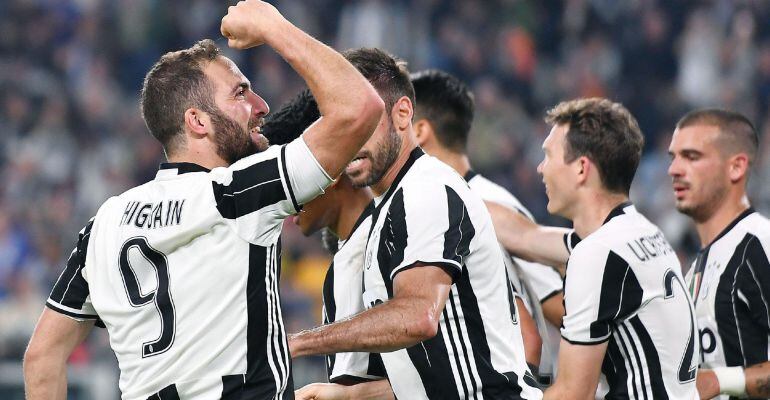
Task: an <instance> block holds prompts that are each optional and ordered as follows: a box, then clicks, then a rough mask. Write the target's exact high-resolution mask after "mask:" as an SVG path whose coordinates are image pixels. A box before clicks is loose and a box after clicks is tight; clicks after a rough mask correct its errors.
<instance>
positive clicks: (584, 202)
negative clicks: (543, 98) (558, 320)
mask: <svg viewBox="0 0 770 400" xmlns="http://www.w3.org/2000/svg"><path fill="white" fill-rule="evenodd" d="M546 120H547V122H549V123H550V124H552V125H553V128H552V129H551V132H550V134H549V135H548V137H547V138H546V140H545V141H544V142H543V150H544V152H545V158H544V159H543V161H542V162H541V163H540V165H539V166H538V171H539V172H540V173H541V174H542V176H543V182H544V183H545V187H546V194H547V195H548V211H549V212H550V213H552V214H556V215H561V216H563V217H565V218H568V219H570V220H572V222H573V224H574V228H575V229H574V233H572V234H569V233H568V234H566V235H565V233H564V230H561V229H551V228H543V227H537V226H536V227H535V229H526V227H525V226H524V225H522V224H516V225H515V228H514V229H511V227H512V225H508V224H507V223H503V224H501V226H498V228H499V230H500V231H504V235H505V236H507V237H508V238H509V239H511V238H513V239H515V240H510V241H509V242H508V243H507V244H506V247H507V248H509V249H512V250H514V251H515V250H516V246H519V247H522V248H523V247H525V246H527V245H529V248H528V252H529V255H530V256H532V257H533V258H535V259H541V260H551V261H553V262H554V263H557V264H558V263H559V262H563V261H565V259H566V258H567V256H568V257H569V260H568V263H567V274H566V279H565V283H564V305H565V315H564V319H563V327H562V329H561V334H562V342H561V345H560V349H559V376H558V378H557V379H556V383H555V384H554V385H553V386H552V387H551V388H550V389H549V390H547V391H546V393H545V398H548V399H572V398H576V399H585V398H591V397H593V396H594V394H596V395H597V397H605V396H606V397H607V398H631V399H665V398H672V399H694V398H697V391H696V388H695V374H696V370H697V344H696V342H695V339H696V335H697V330H696V325H695V315H694V310H693V307H692V302H691V301H690V298H689V294H688V292H687V290H686V288H685V285H684V280H683V279H682V276H681V268H680V264H679V261H678V259H677V257H676V255H675V254H674V251H673V249H672V248H671V246H670V245H669V243H668V242H667V241H666V239H665V238H664V237H663V234H662V233H661V232H660V230H659V229H658V227H656V226H655V225H653V224H652V223H650V222H649V221H648V220H647V219H646V218H645V217H644V216H642V215H641V214H640V213H639V212H638V211H636V209H635V207H634V206H633V204H631V203H630V202H629V199H628V192H629V189H630V187H631V181H632V180H633V178H634V174H635V173H636V168H637V166H638V164H639V159H640V157H641V152H642V145H643V137H642V134H641V132H640V130H639V126H638V125H637V123H636V120H635V119H634V118H633V116H632V115H631V114H630V113H629V112H628V110H626V109H625V107H623V106H622V105H620V104H617V103H613V102H611V101H609V100H605V99H581V100H574V101H569V102H564V103H561V104H559V105H557V106H556V107H555V108H554V109H552V110H551V111H549V112H548V115H547V118H546ZM494 212H495V213H496V214H498V215H497V216H501V215H504V214H505V212H503V211H501V210H500V209H499V208H498V209H495V210H494ZM507 215H508V217H509V218H508V219H507V221H508V222H511V221H514V220H516V221H519V222H521V221H525V220H524V219H523V218H520V217H518V216H515V215H512V214H511V213H507ZM498 220H499V219H498ZM526 223H528V224H531V222H528V221H527V222H526ZM517 232H519V233H517ZM516 236H518V237H516ZM577 237H580V238H583V239H582V241H579V242H578V241H577V240H576V238H577ZM565 243H566V244H567V246H565ZM509 244H512V245H514V246H508V245H509ZM569 250H571V254H570V253H568V251H569ZM600 380H601V382H600ZM597 384H600V385H599V388H598V391H597Z"/></svg>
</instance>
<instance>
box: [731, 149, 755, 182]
mask: <svg viewBox="0 0 770 400" xmlns="http://www.w3.org/2000/svg"><path fill="white" fill-rule="evenodd" d="M727 164H728V168H729V169H728V172H727V174H728V176H729V177H730V182H732V183H735V182H738V181H740V180H741V179H743V178H744V177H747V175H748V174H749V167H750V163H749V156H748V155H747V154H746V153H738V154H736V155H734V156H732V157H730V159H729V160H728V161H727Z"/></svg>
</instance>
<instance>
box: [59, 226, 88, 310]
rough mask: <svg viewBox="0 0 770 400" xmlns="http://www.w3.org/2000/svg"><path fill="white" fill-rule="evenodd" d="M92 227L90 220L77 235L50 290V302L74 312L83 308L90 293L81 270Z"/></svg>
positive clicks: (84, 262) (84, 261)
mask: <svg viewBox="0 0 770 400" xmlns="http://www.w3.org/2000/svg"><path fill="white" fill-rule="evenodd" d="M93 225H94V219H93V218H91V220H90V221H88V224H86V226H85V227H84V228H83V229H82V230H81V231H80V233H79V234H78V242H77V245H76V246H75V249H74V250H72V253H71V254H70V257H69V259H68V260H67V266H66V267H65V268H64V271H62V273H61V275H60V276H59V279H58V280H57V281H56V284H55V285H54V287H53V289H52V290H51V295H50V298H51V300H54V301H56V302H57V303H59V304H61V305H63V306H66V307H69V308H73V309H76V310H79V309H81V308H83V304H84V303H85V301H86V298H88V295H89V293H90V291H89V289H88V282H86V280H85V278H83V274H82V270H83V268H84V267H85V265H86V252H87V251H88V241H89V239H90V237H91V228H92V227H93ZM57 311H58V310H57Z"/></svg>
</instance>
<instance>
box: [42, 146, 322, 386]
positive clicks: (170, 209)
mask: <svg viewBox="0 0 770 400" xmlns="http://www.w3.org/2000/svg"><path fill="white" fill-rule="evenodd" d="M331 181H332V180H331V178H330V177H329V176H328V175H327V174H326V173H325V172H324V170H323V168H322V167H321V166H320V165H319V164H318V162H317V161H316V159H315V157H314V156H313V154H312V153H311V152H310V149H309V148H308V147H307V145H306V144H305V142H304V140H303V139H302V138H298V139H297V140H295V141H294V142H292V143H290V144H288V145H285V146H280V147H279V146H273V147H270V148H269V149H268V150H266V151H265V152H262V153H259V154H255V155H252V156H249V157H246V158H244V159H242V160H240V161H238V162H236V163H234V164H233V165H232V166H230V167H227V168H215V169H213V170H211V171H208V170H206V169H205V168H203V167H200V166H198V165H195V164H188V163H174V164H163V165H161V169H160V171H158V174H157V176H156V178H155V179H154V180H152V181H150V182H148V183H146V184H144V185H141V186H138V187H135V188H133V189H130V190H128V191H126V192H125V193H123V194H121V195H119V196H116V197H112V198H110V199H109V200H107V201H106V202H105V203H104V204H103V205H102V207H101V208H100V209H99V211H98V213H97V214H96V217H94V219H93V220H92V221H91V222H90V223H89V224H88V226H87V227H86V228H85V229H84V231H83V232H81V235H80V240H79V241H78V245H77V248H76V249H75V251H73V253H72V255H71V256H70V259H69V261H68V263H67V266H66V268H65V270H64V272H63V273H62V275H61V276H60V277H59V280H58V282H57V283H56V285H55V286H54V288H53V291H52V292H51V295H50V297H49V299H48V301H47V306H48V307H50V308H52V309H54V310H56V311H59V312H61V313H63V314H66V315H68V316H71V317H73V318H75V319H98V320H100V321H101V322H102V323H103V324H104V325H105V326H106V328H107V331H108V333H109V337H110V346H111V347H112V349H113V351H115V355H116V356H117V359H118V363H119V366H120V371H121V372H120V390H121V392H122V396H123V399H147V398H148V397H151V396H154V397H152V398H163V399H175V398H184V399H213V398H226V399H231V398H237V399H241V398H250V399H251V398H254V399H268V398H270V399H273V398H276V399H278V398H280V399H291V398H294V393H293V383H292V378H291V363H290V360H291V357H290V356H289V353H288V347H287V342H286V335H285V330H284V325H283V321H282V316H281V308H280V299H279V290H278V280H279V277H280V263H281V260H280V253H281V245H280V234H281V227H282V222H283V220H284V218H285V217H286V216H289V215H291V214H294V213H296V211H297V210H298V208H299V205H300V204H302V203H304V202H306V201H308V200H310V199H312V198H313V197H315V196H317V195H318V194H319V193H321V192H322V191H323V189H324V188H325V187H326V186H328V184H329V183H331ZM158 396H159V397H158Z"/></svg>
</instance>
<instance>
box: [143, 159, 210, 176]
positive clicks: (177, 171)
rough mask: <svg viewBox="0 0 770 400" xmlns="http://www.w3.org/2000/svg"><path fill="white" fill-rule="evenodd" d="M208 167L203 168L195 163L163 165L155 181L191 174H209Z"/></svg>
mask: <svg viewBox="0 0 770 400" xmlns="http://www.w3.org/2000/svg"><path fill="white" fill-rule="evenodd" d="M209 171H210V170H209V169H208V168H206V167H202V166H200V165H198V164H195V163H188V162H178V163H161V164H160V167H159V168H158V173H157V174H156V175H155V179H158V178H170V177H174V176H177V175H182V174H188V173H191V172H209Z"/></svg>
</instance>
